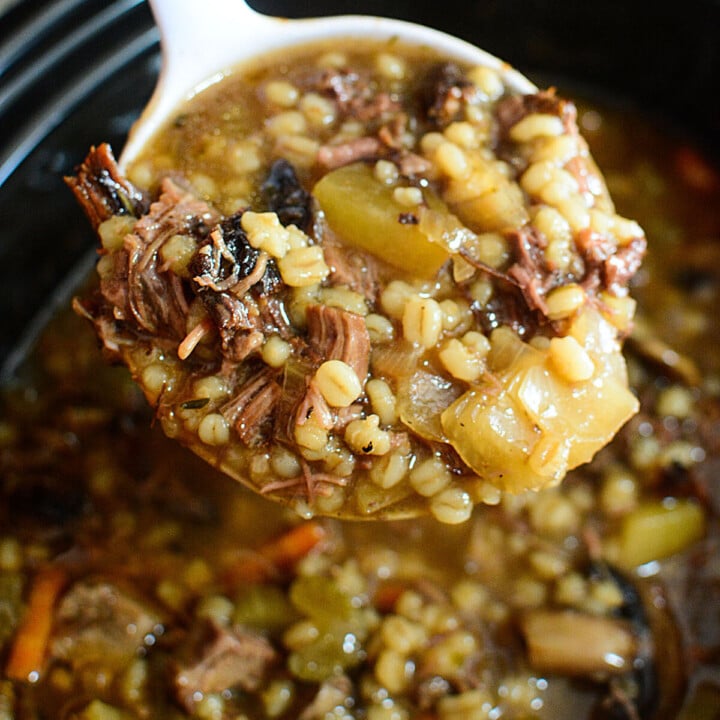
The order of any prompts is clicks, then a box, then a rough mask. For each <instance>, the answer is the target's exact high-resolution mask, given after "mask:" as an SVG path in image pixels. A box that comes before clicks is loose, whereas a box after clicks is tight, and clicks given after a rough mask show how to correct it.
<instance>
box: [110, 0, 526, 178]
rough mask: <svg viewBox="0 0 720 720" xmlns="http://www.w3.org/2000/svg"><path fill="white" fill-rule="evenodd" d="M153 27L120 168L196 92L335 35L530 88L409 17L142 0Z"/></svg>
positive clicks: (225, 1) (232, 2)
mask: <svg viewBox="0 0 720 720" xmlns="http://www.w3.org/2000/svg"><path fill="white" fill-rule="evenodd" d="M150 6H151V8H152V11H153V15H154V16H155V20H156V22H157V24H158V27H159V29H160V35H161V45H162V53H163V62H162V70H161V73H160V77H159V80H158V83H157V86H156V88H155V91H154V93H153V96H152V98H151V99H150V102H149V103H148V104H147V106H146V107H145V110H144V111H143V113H142V115H141V117H140V118H139V120H138V121H137V122H136V123H135V125H134V127H133V129H132V131H131V133H130V136H129V138H128V141H127V144H126V145H125V148H124V150H123V152H122V155H121V158H120V166H121V167H122V168H126V167H128V166H129V164H130V163H131V162H132V160H133V159H134V158H135V157H137V155H138V153H139V152H140V150H141V149H142V147H143V146H144V145H145V143H147V141H148V140H149V139H150V138H151V137H152V136H153V134H154V133H155V132H156V131H157V130H158V129H159V128H160V127H161V126H162V125H163V123H164V122H165V121H166V120H167V119H168V118H169V117H170V115H171V113H172V112H173V111H174V110H175V109H176V108H177V107H178V106H179V105H180V104H181V103H182V102H183V101H185V100H187V99H189V98H190V97H192V95H193V94H195V93H196V92H198V91H199V90H201V89H203V88H205V87H207V86H208V85H211V84H212V83H214V82H217V81H218V80H220V79H221V78H222V77H223V76H224V75H225V74H226V73H228V72H229V71H230V70H232V69H233V68H235V67H237V66H239V65H242V64H243V63H245V62H247V61H249V60H252V59H253V58H257V57H259V56H262V55H263V54H265V53H269V52H272V51H277V50H281V49H282V48H284V47H292V46H296V45H302V44H304V43H308V42H313V41H320V40H333V39H340V38H348V39H350V38H363V39H374V40H382V39H390V38H393V39H397V40H398V41H401V42H403V43H408V44H411V45H417V46H425V47H428V48H432V49H435V50H437V51H438V53H439V54H441V55H444V56H446V57H451V58H454V59H456V60H459V61H464V62H467V63H472V64H475V65H485V66H487V67H490V68H493V69H494V70H496V71H498V72H499V73H500V74H501V75H502V78H503V80H504V82H505V84H506V85H507V86H508V88H509V89H510V90H513V91H515V92H518V93H531V92H535V91H536V90H537V88H536V87H535V86H534V85H533V83H531V82H530V81H529V80H528V79H527V78H525V77H524V76H523V75H522V74H521V73H519V72H518V71H517V70H515V69H513V68H512V67H511V66H510V65H508V64H507V63H505V62H503V61H502V60H500V59H498V58H496V57H495V56H493V55H491V54H489V53H487V52H485V51H484V50H482V49H480V48H478V47H475V46H474V45H472V44H470V43H468V42H466V41H464V40H461V39H459V38H456V37H453V36H452V35H448V34H447V33H444V32H440V31H439V30H434V29H432V28H429V27H425V26H423V25H418V24H416V23H411V22H406V21H402V20H394V19H391V18H384V17H373V16H364V15H338V16H332V17H320V18H308V19H300V20H288V19H285V18H278V17H269V16H267V15H262V14H260V13H258V12H256V11H255V10H253V9H252V8H250V7H249V6H248V5H247V4H246V3H245V2H244V0H202V2H198V1H197V0H150Z"/></svg>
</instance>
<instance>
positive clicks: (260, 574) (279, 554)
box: [225, 521, 327, 588]
mask: <svg viewBox="0 0 720 720" xmlns="http://www.w3.org/2000/svg"><path fill="white" fill-rule="evenodd" d="M325 537H327V531H326V530H325V528H324V527H323V526H322V525H321V524H320V523H319V522H316V521H309V522H304V523H302V524H300V525H296V526H295V527H292V528H290V529H289V530H287V531H286V532H284V533H283V534H282V535H280V536H278V537H276V538H273V539H271V540H269V541H268V542H266V543H265V544H264V545H262V546H261V547H260V548H259V549H258V551H257V552H256V553H252V554H251V553H246V554H244V555H243V556H242V557H240V558H238V560H237V562H235V563H234V564H233V565H231V566H230V567H229V568H228V569H227V572H226V573H225V581H226V583H227V584H228V585H229V586H230V587H231V588H235V587H238V586H240V585H242V584H246V583H263V582H267V581H268V580H270V579H271V578H273V577H275V576H277V575H278V574H280V573H288V572H290V571H292V569H293V568H294V567H295V565H297V563H298V562H299V561H300V560H302V559H303V558H304V557H305V556H306V555H307V554H308V553H309V552H310V551H311V550H312V549H313V548H314V547H315V546H316V545H317V544H318V543H319V542H321V541H322V540H324V539H325Z"/></svg>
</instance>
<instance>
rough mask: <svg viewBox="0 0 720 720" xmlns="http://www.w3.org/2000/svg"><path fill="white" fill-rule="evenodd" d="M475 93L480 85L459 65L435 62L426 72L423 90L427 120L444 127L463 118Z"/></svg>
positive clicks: (438, 126)
mask: <svg viewBox="0 0 720 720" xmlns="http://www.w3.org/2000/svg"><path fill="white" fill-rule="evenodd" d="M476 94H477V88H476V87H475V85H474V84H473V83H472V82H470V80H468V79H467V78H466V77H465V74H464V73H463V71H462V70H461V69H460V67H459V66H458V65H456V64H455V63H451V62H446V63H439V64H437V65H435V66H434V67H433V68H432V70H431V71H430V72H429V73H428V74H427V77H426V79H425V84H424V87H423V89H422V102H423V107H424V110H425V114H426V116H427V119H428V121H429V122H430V124H431V125H433V126H435V127H437V128H444V127H446V126H447V125H449V124H450V123H451V122H454V121H455V120H459V119H461V117H462V115H463V111H464V109H465V106H466V104H467V103H468V102H469V101H471V100H472V98H473V97H474V96H475V95H476Z"/></svg>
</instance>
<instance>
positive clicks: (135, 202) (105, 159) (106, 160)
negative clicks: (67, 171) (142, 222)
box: [65, 143, 148, 229]
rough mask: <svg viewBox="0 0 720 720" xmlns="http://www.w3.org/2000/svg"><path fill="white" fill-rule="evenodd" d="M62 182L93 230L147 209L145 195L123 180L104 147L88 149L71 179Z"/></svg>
mask: <svg viewBox="0 0 720 720" xmlns="http://www.w3.org/2000/svg"><path fill="white" fill-rule="evenodd" d="M65 182H66V184H67V185H68V187H69V188H70V189H71V190H72V191H73V194H74V195H75V197H76V198H77V201H78V202H79V203H80V205H81V207H82V208H83V210H84V211H85V214H86V215H87V217H88V219H89V220H90V224H91V225H92V226H93V229H97V226H98V225H99V224H100V223H101V222H103V221H104V220H107V219H108V218H109V217H111V216H112V215H134V216H135V217H139V216H140V215H142V214H143V213H144V212H145V211H146V210H147V206H148V200H147V198H146V197H145V195H144V194H143V193H142V192H141V191H140V190H139V189H138V188H136V187H135V186H134V185H133V184H132V183H131V182H130V181H129V180H127V178H125V177H123V176H122V174H121V173H120V169H119V168H118V166H117V163H116V162H115V157H114V155H113V152H112V149H111V148H110V146H109V145H108V144H107V143H103V144H102V145H100V147H97V148H91V150H90V152H89V153H88V155H87V157H86V158H85V160H84V161H83V163H82V165H80V167H79V168H78V169H77V174H76V175H75V176H73V177H66V178H65Z"/></svg>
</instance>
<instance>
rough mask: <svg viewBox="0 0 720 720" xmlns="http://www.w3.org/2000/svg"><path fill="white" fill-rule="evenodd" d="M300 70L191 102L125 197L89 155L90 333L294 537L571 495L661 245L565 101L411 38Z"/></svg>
mask: <svg viewBox="0 0 720 720" xmlns="http://www.w3.org/2000/svg"><path fill="white" fill-rule="evenodd" d="M298 53H300V54H298V55H297V57H293V58H291V59H290V58H288V57H287V56H286V55H283V56H282V58H276V59H274V60H270V61H267V62H264V63H262V64H259V66H258V68H254V69H251V70H248V69H245V70H243V71H238V72H237V73H235V74H230V75H229V76H228V77H226V78H224V79H223V80H222V81H221V82H220V83H218V84H217V85H215V86H212V87H211V88H209V89H207V90H205V91H204V92H202V93H199V94H198V95H197V96H196V97H195V98H193V100H192V101H191V102H190V103H188V104H187V105H186V106H185V107H183V108H181V109H180V110H179V111H178V114H177V115H176V117H175V118H174V119H173V121H172V122H171V123H170V124H169V125H168V127H166V128H165V129H164V130H163V131H161V132H160V133H159V136H158V137H157V138H156V139H155V140H154V141H153V142H152V143H151V144H150V145H149V147H148V148H147V149H146V150H145V151H144V152H143V154H141V156H140V158H139V159H137V160H136V161H135V162H134V163H133V165H132V166H131V167H130V168H129V170H128V177H129V179H127V178H125V177H124V176H123V175H122V174H121V173H120V171H119V169H118V168H117V166H116V165H115V162H114V160H113V157H112V154H111V152H110V150H109V148H108V147H107V146H100V147H99V148H97V149H94V150H93V151H91V153H90V154H89V155H88V157H87V159H86V161H85V163H84V164H83V165H82V166H81V168H80V169H79V171H78V174H77V176H76V177H74V178H71V179H70V180H69V183H70V185H71V187H72V188H73V189H74V191H75V193H76V195H77V196H78V198H79V199H80V201H81V203H82V204H83V206H84V207H85V209H86V212H87V214H88V217H89V218H90V220H91V222H92V224H93V226H94V227H96V228H97V230H98V232H99V235H100V238H101V242H102V253H103V255H102V257H101V260H100V263H99V264H98V272H99V275H100V288H99V291H98V292H97V293H96V294H95V295H93V296H91V297H89V298H88V299H86V300H84V301H80V302H79V303H78V306H77V307H78V310H79V312H81V313H82V314H84V315H87V316H88V317H89V318H90V319H91V320H92V321H93V322H94V324H95V327H96V329H97V331H98V333H99V335H100V337H101V338H102V340H103V343H104V345H105V348H106V349H107V350H108V351H109V352H110V353H112V354H113V355H114V356H116V357H119V358H121V359H122V360H123V361H125V362H126V363H127V364H128V365H129V366H130V367H131V369H132V371H133V374H134V375H135V377H136V378H137V379H138V381H139V382H140V384H141V386H142V387H143V388H144V390H145V393H146V395H147V397H148V399H149V400H150V402H151V404H152V405H153V406H154V407H155V414H156V417H157V418H158V419H159V420H160V422H161V424H162V425H163V427H164V429H165V431H166V433H167V434H168V435H170V436H171V437H174V438H177V439H179V440H180V441H182V442H184V443H185V444H187V445H189V446H190V447H191V448H193V449H194V450H195V451H196V452H198V454H200V455H201V456H202V457H204V458H206V459H208V460H209V461H210V462H212V463H213V464H215V465H217V466H218V467H220V468H221V469H223V470H224V471H226V472H228V473H229V474H231V475H232V476H234V477H236V478H238V479H241V480H242V481H244V482H246V483H247V484H248V485H249V486H250V487H252V488H253V489H255V490H256V491H258V492H260V493H261V494H263V495H264V496H266V497H269V498H275V499H280V500H282V501H283V502H285V503H287V504H289V505H291V506H292V507H294V508H295V509H296V510H297V511H298V512H299V513H300V514H301V515H304V516H310V515H313V514H321V515H323V514H324V515H336V516H340V517H367V518H372V519H378V518H382V517H384V516H392V517H402V516H405V515H412V514H418V513H422V512H428V511H429V512H430V513H432V514H433V515H434V516H435V517H436V518H437V519H439V520H441V521H443V522H446V523H459V522H463V521H464V520H467V519H468V517H469V516H470V513H471V510H472V507H473V506H474V505H475V504H477V503H485V502H489V503H496V502H498V500H499V498H500V497H501V495H502V494H503V493H505V492H511V493H513V492H522V491H524V490H526V489H540V488H543V487H549V486H553V485H556V484H557V483H558V482H560V481H561V480H562V478H563V477H564V476H565V474H566V472H567V471H568V470H569V469H571V468H573V467H576V466H578V465H580V464H582V463H584V462H587V461H588V460H590V459H591V458H592V456H593V455H594V454H595V453H596V452H597V451H598V450H599V449H600V448H602V447H603V446H604V445H605V444H606V443H607V442H608V441H609V440H610V439H611V438H612V437H613V435H614V434H615V433H616V432H617V430H618V429H619V428H620V427H621V426H622V424H623V423H624V422H625V421H626V420H627V419H628V418H629V417H631V416H632V415H633V414H634V413H635V412H636V410H637V400H636V398H635V396H634V395H633V394H632V393H631V392H630V390H629V389H628V386H627V373H626V367H625V361H624V359H623V357H622V355H621V353H620V346H621V341H622V339H623V337H624V336H625V334H626V333H627V331H628V329H629V328H630V325H631V321H632V316H633V312H634V301H633V300H632V299H631V298H630V297H629V295H628V282H629V281H630V279H631V278H632V277H633V276H634V275H635V273H636V272H637V270H638V268H639V266H640V262H641V260H642V257H643V255H644V253H645V247H646V240H645V236H644V233H643V231H642V229H641V228H640V226H639V225H638V224H637V223H636V222H634V221H630V220H627V219H625V218H624V217H622V216H620V215H618V214H617V213H616V212H615V210H614V207H613V204H612V201H611V200H610V196H609V194H608V192H607V189H606V187H605V183H604V180H603V178H602V177H601V175H600V173H599V171H598V170H597V167H596V166H595V164H594V162H593V160H592V158H591V156H590V154H589V151H588V149H587V145H586V143H585V141H584V140H583V138H582V137H581V136H580V134H579V131H578V127H577V123H576V109H575V107H574V105H573V104H572V103H570V102H569V101H566V100H563V99H561V98H560V97H558V96H557V95H556V94H555V92H554V91H552V90H548V91H542V92H538V93H537V94H535V95H529V96H520V95H513V94H510V93H509V92H508V91H507V90H506V89H505V88H504V86H503V85H502V82H501V79H500V77H499V76H498V75H497V74H496V73H495V72H494V71H492V70H490V69H489V68H483V67H478V68H468V67H460V66H458V65H456V64H455V63H452V62H447V61H444V60H442V59H439V58H436V57H433V56H430V55H429V54H428V53H427V52H426V51H419V50H412V49H411V48H403V47H400V46H398V44H397V43H384V44H381V45H379V46H376V45H370V46H368V47H367V48H364V49H363V48H362V47H358V49H356V50H354V51H353V52H344V53H342V54H341V53H338V52H336V51H334V50H333V51H331V50H329V49H327V48H323V47H321V48H319V49H318V48H313V49H306V50H303V51H302V52H300V51H298ZM139 188H142V189H139Z"/></svg>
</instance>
